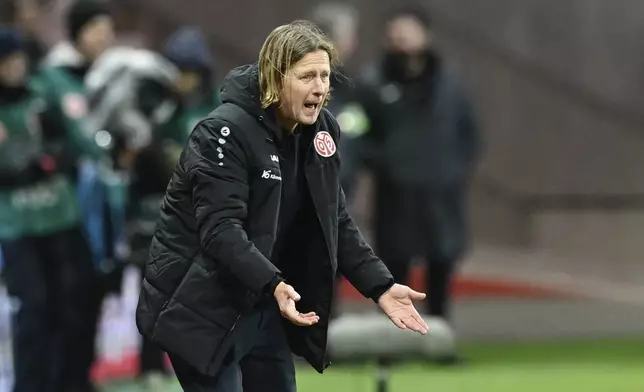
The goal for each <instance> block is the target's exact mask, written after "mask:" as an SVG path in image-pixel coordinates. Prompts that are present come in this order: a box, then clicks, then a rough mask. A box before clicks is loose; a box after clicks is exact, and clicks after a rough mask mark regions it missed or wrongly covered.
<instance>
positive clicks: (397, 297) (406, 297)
mask: <svg viewBox="0 0 644 392" xmlns="http://www.w3.org/2000/svg"><path fill="white" fill-rule="evenodd" d="M425 296H426V295H425V294H424V293H419V292H417V291H414V290H412V289H410V288H409V287H407V286H403V285H400V284H394V285H393V286H391V288H390V289H389V290H387V292H386V293H384V294H383V295H382V296H381V297H380V298H379V299H378V305H379V306H380V309H382V310H383V311H384V312H385V314H386V315H387V316H388V317H389V319H391V321H392V322H393V323H394V324H396V326H397V327H398V328H400V329H411V330H412V331H415V332H418V333H421V334H423V335H425V334H427V332H429V327H428V326H427V323H425V321H424V320H423V319H422V317H420V314H418V311H417V310H416V308H415V307H414V304H413V302H412V301H422V300H423V299H425Z"/></svg>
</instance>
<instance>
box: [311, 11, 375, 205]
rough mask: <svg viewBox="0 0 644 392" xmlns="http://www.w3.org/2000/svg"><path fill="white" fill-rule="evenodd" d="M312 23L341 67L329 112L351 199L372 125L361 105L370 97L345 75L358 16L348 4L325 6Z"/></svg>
mask: <svg viewBox="0 0 644 392" xmlns="http://www.w3.org/2000/svg"><path fill="white" fill-rule="evenodd" d="M311 21H312V22H313V23H315V24H316V25H317V26H318V27H320V28H321V29H322V31H324V32H325V34H326V35H327V36H328V37H329V38H330V39H331V40H332V41H333V42H334V43H335V45H336V49H337V51H338V58H339V61H340V67H339V68H338V70H337V71H336V72H334V73H333V76H332V77H333V80H332V84H331V85H332V86H333V92H332V94H333V99H332V100H331V101H329V104H328V105H327V108H328V109H329V111H330V112H331V113H332V114H333V115H334V116H335V117H336V119H337V120H338V123H339V124H340V129H341V130H342V139H340V151H341V152H342V165H343V166H342V173H341V174H340V181H341V183H342V187H343V189H344V192H345V194H346V196H347V199H351V196H352V195H353V190H354V185H355V183H356V180H357V174H358V171H359V169H360V167H361V163H362V144H363V141H362V140H363V136H364V134H365V133H366V132H368V130H369V121H368V118H367V116H366V114H365V110H364V108H363V105H362V103H363V102H364V100H365V98H367V97H368V96H369V94H367V93H366V92H365V91H364V88H363V86H361V84H360V83H359V82H360V80H359V79H358V78H352V77H351V76H350V75H347V74H346V72H347V71H346V68H345V65H346V63H347V62H349V61H351V59H352V57H353V54H354V52H355V49H356V48H357V45H358V23H359V15H358V12H357V10H356V9H355V8H353V7H352V6H351V5H349V4H346V3H340V2H324V3H321V4H319V5H318V6H317V7H315V8H314V9H313V11H312V12H311Z"/></svg>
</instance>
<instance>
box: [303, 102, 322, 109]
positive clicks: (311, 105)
mask: <svg viewBox="0 0 644 392" xmlns="http://www.w3.org/2000/svg"><path fill="white" fill-rule="evenodd" d="M318 106H320V104H318V103H305V104H304V107H305V108H307V109H309V110H317V108H318Z"/></svg>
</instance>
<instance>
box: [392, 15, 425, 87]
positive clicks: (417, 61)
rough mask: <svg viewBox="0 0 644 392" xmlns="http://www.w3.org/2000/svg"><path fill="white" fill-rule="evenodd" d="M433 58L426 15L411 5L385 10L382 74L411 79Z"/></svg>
mask: <svg viewBox="0 0 644 392" xmlns="http://www.w3.org/2000/svg"><path fill="white" fill-rule="evenodd" d="M435 61H436V55H435V53H434V51H433V34H432V31H431V21H430V19H429V17H428V16H427V15H426V14H425V13H424V12H423V11H422V10H419V9H415V8H402V9H398V10H395V11H393V12H391V13H389V14H388V16H387V18H386V20H385V56H384V71H385V73H386V75H387V76H388V77H390V78H392V79H394V80H399V81H406V80H413V79H415V78H418V77H419V76H421V75H422V74H425V73H426V72H427V71H428V69H429V68H431V67H433V65H434V64H435Z"/></svg>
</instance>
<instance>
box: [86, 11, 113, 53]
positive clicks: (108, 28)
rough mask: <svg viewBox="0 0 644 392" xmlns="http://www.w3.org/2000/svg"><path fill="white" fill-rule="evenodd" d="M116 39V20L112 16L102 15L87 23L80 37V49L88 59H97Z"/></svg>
mask: <svg viewBox="0 0 644 392" xmlns="http://www.w3.org/2000/svg"><path fill="white" fill-rule="evenodd" d="M113 41H114V22H113V20H112V18H111V17H109V16H107V15H101V16H97V17H96V18H94V19H93V20H92V21H90V22H89V23H87V24H86V25H85V26H84V27H83V30H82V32H81V34H80V36H79V37H78V46H79V49H80V51H81V52H82V53H83V55H85V57H87V59H88V60H90V61H94V60H96V59H97V58H98V57H99V56H100V55H101V54H103V52H105V50H107V49H108V48H109V47H110V46H111V45H112V42H113Z"/></svg>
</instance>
